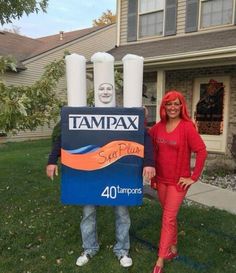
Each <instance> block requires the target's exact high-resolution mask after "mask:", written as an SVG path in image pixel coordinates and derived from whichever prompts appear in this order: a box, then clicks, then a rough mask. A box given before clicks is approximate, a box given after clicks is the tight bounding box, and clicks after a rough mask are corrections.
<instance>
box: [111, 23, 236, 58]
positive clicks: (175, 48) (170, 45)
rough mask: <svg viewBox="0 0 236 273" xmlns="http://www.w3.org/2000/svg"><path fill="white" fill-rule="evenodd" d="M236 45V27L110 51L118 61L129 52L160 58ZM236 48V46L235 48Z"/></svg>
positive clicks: (131, 45) (125, 46) (120, 47)
mask: <svg viewBox="0 0 236 273" xmlns="http://www.w3.org/2000/svg"><path fill="white" fill-rule="evenodd" d="M230 46H235V47H236V27H234V28H232V29H227V30H221V31H214V32H208V33H206V32H205V33H201V34H199V33H197V34H192V35H191V34H188V35H185V36H181V37H176V36H175V37H173V38H168V39H163V40H158V41H152V42H142V43H141V42H139V43H135V44H130V45H123V46H119V47H116V48H113V49H112V50H110V51H109V53H110V54H112V55H113V56H114V57H115V60H116V61H121V60H122V58H123V57H124V56H125V55H126V54H128V53H131V54H135V55H139V56H143V57H144V58H145V59H149V58H150V59H151V58H152V59H153V58H160V57H161V56H163V57H164V56H166V55H168V56H171V55H174V54H179V55H181V54H184V55H187V54H188V53H190V52H198V51H203V50H208V51H209V50H213V49H216V48H217V49H218V48H225V47H230ZM235 50H236V48H235Z"/></svg>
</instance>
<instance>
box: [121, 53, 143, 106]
mask: <svg viewBox="0 0 236 273" xmlns="http://www.w3.org/2000/svg"><path fill="white" fill-rule="evenodd" d="M122 62H123V90H124V98H123V106H124V107H142V93H143V91H142V90H143V57H141V56H137V55H133V54H127V55H125V56H124V57H123V59H122Z"/></svg>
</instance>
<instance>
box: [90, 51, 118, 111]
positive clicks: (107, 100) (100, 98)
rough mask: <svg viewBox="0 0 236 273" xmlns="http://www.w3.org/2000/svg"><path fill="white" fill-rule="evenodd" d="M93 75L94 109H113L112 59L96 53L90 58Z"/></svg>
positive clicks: (114, 98)
mask: <svg viewBox="0 0 236 273" xmlns="http://www.w3.org/2000/svg"><path fill="white" fill-rule="evenodd" d="M91 61H92V62H93V73H94V99H95V107H115V106H116V97H115V80H114V57H113V56H112V55H111V54H109V53H106V52H97V53H95V54H93V56H92V57H91Z"/></svg>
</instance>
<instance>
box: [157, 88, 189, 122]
mask: <svg viewBox="0 0 236 273" xmlns="http://www.w3.org/2000/svg"><path fill="white" fill-rule="evenodd" d="M176 99H179V101H180V104H181V110H180V117H181V118H182V119H184V120H188V121H191V118H190V116H189V114H188V110H187V104H186V101H185V98H184V96H183V95H182V94H181V93H180V92H179V91H176V90H170V91H168V92H167V93H166V94H165V96H164V97H163V98H162V101H161V106H160V118H161V121H166V120H167V115H166V109H165V105H166V103H167V102H170V101H173V100H176Z"/></svg>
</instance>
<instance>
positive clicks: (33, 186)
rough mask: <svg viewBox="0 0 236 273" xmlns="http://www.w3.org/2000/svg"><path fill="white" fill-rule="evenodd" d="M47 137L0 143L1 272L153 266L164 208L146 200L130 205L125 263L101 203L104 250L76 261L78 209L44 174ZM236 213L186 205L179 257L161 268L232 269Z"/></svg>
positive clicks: (178, 271)
mask: <svg viewBox="0 0 236 273" xmlns="http://www.w3.org/2000/svg"><path fill="white" fill-rule="evenodd" d="M49 151H50V141H49V140H43V141H32V142H23V143H9V144H4V145H0V194H1V198H0V208H1V209H0V212H1V213H0V216H1V222H0V232H1V233H0V234H1V235H0V248H1V255H0V272H1V273H47V272H48V273H54V272H55V273H56V272H57V273H62V272H63V273H72V272H73V273H76V272H84V273H87V272H91V273H92V272H96V273H122V272H133V273H149V272H150V273H151V272H152V268H153V265H154V262H155V258H156V244H157V240H158V237H159V231H160V219H161V215H160V213H161V211H160V207H159V205H158V203H157V202H156V201H151V200H148V199H144V204H143V206H141V207H132V208H131V209H130V212H131V219H132V228H131V253H130V254H131V256H132V257H133V261H134V265H133V266H132V268H130V269H123V268H121V267H120V265H119V263H118V262H117V260H116V258H115V257H114V255H113V253H112V246H113V244H114V234H115V232H114V215H113V211H112V208H109V207H101V208H99V209H98V232H99V240H100V243H101V250H100V252H99V253H98V255H96V256H95V257H94V258H93V259H92V260H91V261H90V263H89V264H87V265H85V266H84V267H82V268H79V267H76V266H75V261H76V258H77V256H78V255H79V254H80V252H81V251H82V248H81V238H80V228H79V224H80V219H81V208H80V207H77V206H63V205H62V204H61V203H60V179H59V178H57V179H55V180H54V181H53V182H52V181H50V180H49V179H47V177H46V176H45V164H46V162H47V155H48V152H49ZM235 246H236V215H232V214H229V213H227V212H223V211H219V210H216V209H206V208H202V207H199V206H196V205H195V206H193V205H192V206H188V205H187V204H185V205H184V206H183V207H182V209H181V211H180V214H179V252H180V257H179V258H178V259H177V260H175V261H173V262H169V263H168V264H167V265H166V267H165V272H166V273H198V272H206V273H221V272H227V273H235V272H236V247H235Z"/></svg>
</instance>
